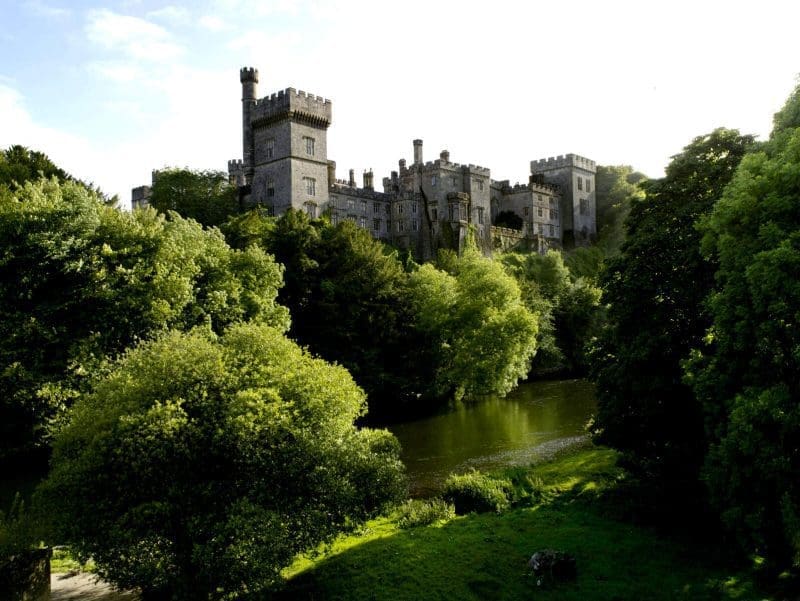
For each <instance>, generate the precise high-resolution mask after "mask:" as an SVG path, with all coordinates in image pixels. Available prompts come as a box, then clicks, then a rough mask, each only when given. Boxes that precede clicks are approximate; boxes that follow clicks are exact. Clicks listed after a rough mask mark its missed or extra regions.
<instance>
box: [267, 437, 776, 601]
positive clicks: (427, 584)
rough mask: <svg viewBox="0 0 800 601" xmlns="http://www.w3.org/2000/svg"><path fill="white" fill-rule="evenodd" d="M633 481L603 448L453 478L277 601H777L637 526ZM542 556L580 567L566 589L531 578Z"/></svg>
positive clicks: (305, 564)
mask: <svg viewBox="0 0 800 601" xmlns="http://www.w3.org/2000/svg"><path fill="white" fill-rule="evenodd" d="M627 479H628V476H627V474H626V472H625V471H624V470H622V469H620V468H618V467H617V466H616V454H615V452H614V451H611V450H608V449H604V448H598V447H588V448H583V449H578V450H575V451H572V452H570V453H569V454H567V455H563V456H561V457H559V458H557V459H555V460H553V461H550V462H548V463H544V464H540V465H537V466H534V467H530V468H509V469H507V470H503V471H500V472H496V473H492V474H489V475H484V474H480V473H478V472H473V473H469V474H466V475H462V476H460V477H457V478H454V477H451V478H450V479H449V480H448V481H447V483H446V485H445V491H444V493H443V497H444V499H436V500H426V501H421V500H415V501H409V502H407V503H406V504H404V505H403V506H401V507H400V508H399V509H398V510H396V511H395V512H394V513H393V514H392V515H390V516H388V517H383V518H379V519H377V520H373V521H371V522H368V523H367V525H366V526H365V527H364V528H362V529H361V530H360V531H358V532H356V533H353V534H351V535H347V536H342V537H340V538H339V539H338V540H337V541H336V542H335V543H334V544H333V545H332V546H331V547H329V548H327V549H323V550H321V551H320V553H318V554H316V555H315V556H311V557H309V556H305V557H301V558H299V559H298V560H297V561H295V563H294V564H293V565H292V566H291V567H290V568H289V569H287V570H286V571H285V573H284V575H285V576H286V577H287V579H288V582H287V587H286V590H285V591H284V592H283V593H282V594H281V595H280V598H281V599H314V600H317V601H318V600H320V599H353V600H358V599H365V600H366V599H376V600H379V599H386V600H392V601H395V600H401V599H459V600H462V599H530V598H534V599H543V600H551V599H552V600H555V599H559V600H570V599H574V600H586V599H619V600H623V599H624V600H639V599H649V600H654V599H664V600H667V599H741V600H745V599H747V600H750V599H771V598H779V597H770V596H769V595H767V594H764V593H762V592H760V591H758V590H757V589H756V587H755V584H754V578H753V573H752V572H751V571H750V570H749V569H748V567H747V566H733V565H732V564H731V563H730V562H728V561H726V557H725V556H724V550H723V549H722V548H721V547H722V545H721V544H715V543H713V542H703V543H700V542H697V541H693V542H692V541H689V540H686V539H679V538H675V537H670V536H669V535H664V534H659V533H658V532H656V531H655V530H653V529H651V528H648V527H645V526H639V525H635V524H633V523H632V522H631V521H630V520H628V519H627V518H626V515H628V514H630V513H631V511H630V509H631V508H630V507H629V506H624V507H623V506H621V505H620V503H619V502H618V500H619V499H623V498H627V497H626V496H625V495H623V494H620V493H622V492H623V490H624V489H625V487H626V486H627V485H628V483H627ZM627 502H628V503H629V502H630V501H627ZM456 511H458V512H459V513H462V512H466V511H472V512H471V513H466V514H465V515H456ZM633 513H635V511H634V512H633ZM552 551H555V552H556V554H555V555H554V554H552V553H551V552H552ZM537 552H539V553H540V554H539V556H538V558H537V561H538V563H539V564H541V562H542V558H544V559H545V560H547V559H548V558H551V557H566V558H567V561H568V562H571V561H572V558H574V564H572V563H568V564H567V565H568V569H567V572H568V574H567V577H566V578H563V579H560V578H552V577H547V574H545V577H543V576H542V574H541V573H535V572H534V570H533V569H532V568H531V565H529V564H530V563H537V562H531V561H530V560H531V557H532V555H533V554H535V553H537ZM562 554H564V555H562ZM550 575H551V576H552V573H551V574H550Z"/></svg>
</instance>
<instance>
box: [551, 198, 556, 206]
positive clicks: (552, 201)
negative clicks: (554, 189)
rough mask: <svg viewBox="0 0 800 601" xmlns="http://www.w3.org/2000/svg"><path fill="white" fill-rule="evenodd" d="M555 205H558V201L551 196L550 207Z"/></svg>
mask: <svg viewBox="0 0 800 601" xmlns="http://www.w3.org/2000/svg"><path fill="white" fill-rule="evenodd" d="M554 204H556V199H555V198H553V197H552V196H551V197H550V206H551V207H552V206H553V205H554Z"/></svg>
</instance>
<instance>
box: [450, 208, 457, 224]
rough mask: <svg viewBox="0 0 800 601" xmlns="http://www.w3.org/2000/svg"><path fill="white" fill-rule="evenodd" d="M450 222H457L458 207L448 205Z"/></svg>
mask: <svg viewBox="0 0 800 601" xmlns="http://www.w3.org/2000/svg"><path fill="white" fill-rule="evenodd" d="M450 221H458V207H457V206H456V205H450Z"/></svg>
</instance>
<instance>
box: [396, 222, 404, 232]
mask: <svg viewBox="0 0 800 601" xmlns="http://www.w3.org/2000/svg"><path fill="white" fill-rule="evenodd" d="M403 229H404V228H403V222H402V221H398V222H397V231H398V232H402V231H403Z"/></svg>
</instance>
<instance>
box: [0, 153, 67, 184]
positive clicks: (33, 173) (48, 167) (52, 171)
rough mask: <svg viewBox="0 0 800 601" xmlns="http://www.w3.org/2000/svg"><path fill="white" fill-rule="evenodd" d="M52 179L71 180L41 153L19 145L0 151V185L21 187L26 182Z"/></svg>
mask: <svg viewBox="0 0 800 601" xmlns="http://www.w3.org/2000/svg"><path fill="white" fill-rule="evenodd" d="M52 177H55V178H56V179H58V180H59V181H61V182H65V181H68V180H72V179H73V178H72V177H71V176H70V175H69V174H68V173H67V172H66V171H64V170H63V169H61V168H60V167H58V166H57V165H55V164H54V163H53V162H52V161H51V160H50V159H49V158H48V157H47V155H46V154H44V153H43V152H38V151H36V150H29V149H28V148H25V147H24V146H19V145H17V146H10V147H8V148H7V149H6V150H3V151H0V184H4V185H7V186H12V185H14V186H22V185H24V184H25V183H27V182H31V181H36V180H38V179H42V178H45V179H50V178H52Z"/></svg>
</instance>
